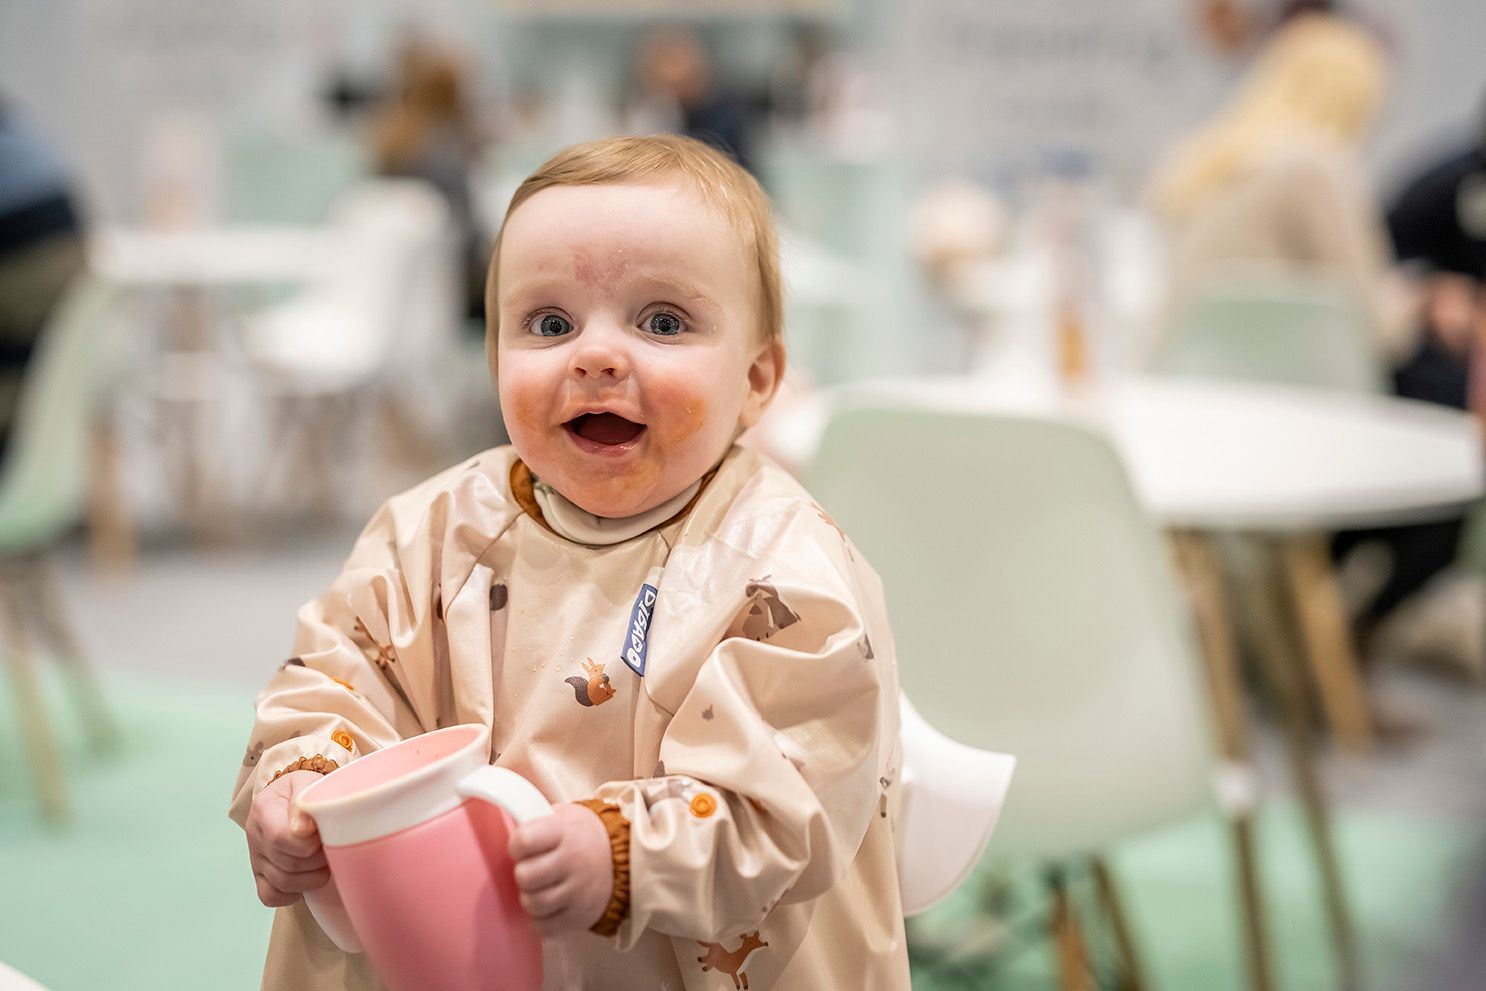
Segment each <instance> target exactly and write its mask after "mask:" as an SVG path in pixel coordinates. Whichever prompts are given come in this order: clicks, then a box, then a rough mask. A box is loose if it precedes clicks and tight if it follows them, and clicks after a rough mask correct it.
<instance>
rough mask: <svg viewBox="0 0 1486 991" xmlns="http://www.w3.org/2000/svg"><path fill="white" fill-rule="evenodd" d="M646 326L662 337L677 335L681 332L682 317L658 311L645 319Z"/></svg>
mask: <svg viewBox="0 0 1486 991" xmlns="http://www.w3.org/2000/svg"><path fill="white" fill-rule="evenodd" d="M645 326H646V328H647V329H648V330H649V331H650V332H651V333H652V334H657V335H659V336H661V337H675V336H676V335H677V334H679V333H681V318H680V317H678V316H676V314H674V313H657V314H655V315H654V316H652V317H651V318H650V319H649V320H646V321H645Z"/></svg>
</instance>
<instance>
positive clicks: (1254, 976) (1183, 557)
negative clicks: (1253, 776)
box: [1172, 532, 1274, 991]
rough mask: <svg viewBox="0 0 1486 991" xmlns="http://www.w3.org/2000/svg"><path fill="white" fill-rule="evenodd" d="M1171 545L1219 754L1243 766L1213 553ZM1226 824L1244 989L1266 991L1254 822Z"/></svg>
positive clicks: (1193, 538) (1243, 732)
mask: <svg viewBox="0 0 1486 991" xmlns="http://www.w3.org/2000/svg"><path fill="white" fill-rule="evenodd" d="M1172 539H1173V544H1174V547H1175V550H1176V553H1177V561H1178V564H1179V566H1180V568H1181V571H1182V574H1183V576H1184V577H1185V579H1186V583H1187V587H1188V590H1189V593H1190V595H1191V598H1192V610H1193V615H1194V618H1195V620H1196V623H1197V631H1198V637H1199V640H1200V641H1201V644H1202V656H1203V659H1204V661H1205V662H1206V665H1205V666H1206V670H1207V676H1208V689H1209V691H1210V692H1211V694H1212V700H1213V709H1214V711H1215V712H1216V714H1217V720H1218V731H1219V735H1220V741H1219V742H1220V744H1221V746H1222V748H1223V754H1224V756H1225V757H1226V758H1227V759H1228V760H1230V761H1233V762H1234V763H1236V764H1240V765H1248V764H1249V762H1250V742H1249V741H1250V731H1249V720H1248V711H1247V710H1246V709H1245V708H1244V702H1243V688H1242V682H1241V680H1240V678H1239V661H1238V650H1237V639H1236V636H1235V630H1234V626H1233V621H1232V618H1231V617H1230V616H1229V613H1228V598H1227V595H1226V592H1225V581H1224V575H1223V568H1222V565H1221V562H1220V560H1219V557H1218V553H1217V551H1216V549H1215V548H1214V547H1213V545H1212V542H1211V540H1210V539H1209V538H1208V537H1206V536H1204V535H1202V534H1198V533H1192V532H1178V533H1175V534H1173V535H1172ZM1228 821H1229V823H1230V826H1231V829H1232V834H1233V849H1234V856H1235V859H1236V861H1237V864H1236V866H1237V874H1238V893H1239V903H1240V906H1241V910H1242V924H1243V941H1244V949H1245V954H1246V957H1247V960H1248V967H1249V986H1250V987H1251V988H1253V989H1254V991H1271V989H1272V988H1273V986H1274V979H1273V976H1272V975H1273V970H1272V967H1271V963H1270V953H1269V938H1268V933H1267V931H1266V929H1265V925H1264V898H1263V895H1262V893H1261V891H1260V884H1259V871H1258V858H1257V856H1256V853H1255V849H1254V831H1253V816H1252V813H1251V812H1250V810H1249V809H1247V808H1245V809H1240V810H1237V811H1235V812H1231V813H1230V814H1229V817H1228Z"/></svg>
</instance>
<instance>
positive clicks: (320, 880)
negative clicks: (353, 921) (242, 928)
mask: <svg viewBox="0 0 1486 991" xmlns="http://www.w3.org/2000/svg"><path fill="white" fill-rule="evenodd" d="M254 873H255V874H256V875H257V876H258V878H259V879H260V880H262V881H266V882H267V883H268V884H269V885H270V886H271V887H272V888H274V889H275V890H276V891H280V892H283V893H284V894H287V895H291V896H298V895H302V894H304V893H305V892H306V891H314V890H316V889H318V888H323V887H324V886H325V885H326V883H327V882H329V880H330V871H329V870H327V869H323V868H322V869H321V870H317V871H298V872H291V871H285V870H280V869H279V868H278V867H276V866H274V865H273V864H272V863H268V862H266V861H265V862H263V863H260V864H258V866H257V869H256V870H255V871H254Z"/></svg>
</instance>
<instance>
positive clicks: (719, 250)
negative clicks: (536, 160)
mask: <svg viewBox="0 0 1486 991" xmlns="http://www.w3.org/2000/svg"><path fill="white" fill-rule="evenodd" d="M748 251H749V244H748V243H747V241H746V240H745V239H744V238H741V237H740V236H739V234H738V230H737V228H736V227H735V225H734V224H733V222H732V218H730V217H729V216H728V215H727V214H726V212H725V211H723V210H722V209H720V208H719V207H717V206H716V205H715V204H712V203H710V202H709V201H707V200H706V199H705V198H704V197H703V196H702V195H701V194H700V193H698V192H696V191H694V190H693V189H691V188H689V187H688V186H686V185H684V184H681V183H673V184H669V185H638V184H624V185H620V184H608V185H586V186H553V187H549V188H548V189H544V190H542V191H541V192H539V193H536V194H535V195H533V196H532V197H531V198H530V199H529V200H527V201H526V202H525V203H523V204H521V205H520V206H519V207H518V208H517V209H516V210H515V211H514V212H513V213H512V215H511V216H510V218H509V219H508V221H507V225H506V230H505V232H504V233H503V235H502V246H501V258H500V264H501V267H502V269H504V270H505V271H504V272H503V273H502V275H503V276H504V275H506V274H512V275H515V274H518V273H520V274H529V273H532V272H533V271H541V272H544V273H547V274H552V275H561V274H563V273H567V274H570V275H572V276H573V277H576V278H579V279H585V278H586V277H588V276H590V275H603V276H606V277H609V278H613V277H616V276H617V275H618V274H620V273H621V272H651V273H657V272H658V273H662V274H663V273H665V272H666V271H669V270H672V269H678V270H683V271H685V270H692V271H697V270H705V271H709V272H711V273H712V274H714V275H718V276H721V275H723V274H727V275H729V276H730V277H736V273H737V270H738V265H739V264H740V263H742V262H746V255H747V252H748Z"/></svg>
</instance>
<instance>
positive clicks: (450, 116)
mask: <svg viewBox="0 0 1486 991" xmlns="http://www.w3.org/2000/svg"><path fill="white" fill-rule="evenodd" d="M397 69H398V78H397V81H396V82H395V84H394V86H393V90H392V95H391V97H390V99H389V101H388V103H387V104H386V105H385V106H384V107H383V109H382V111H381V113H380V114H379V115H378V117H377V119H376V121H375V122H374V124H373V128H372V134H373V136H372V141H373V168H374V170H375V171H376V173H377V174H378V175H383V176H397V177H411V178H417V179H423V180H425V181H427V182H429V183H431V184H432V185H433V186H434V187H436V188H437V189H438V191H439V193H440V194H442V195H443V197H444V199H445V201H446V202H447V203H448V204H449V211H450V214H451V215H452V217H453V219H454V223H455V225H456V227H457V229H458V231H459V232H460V238H461V244H460V258H461V260H462V263H463V264H462V268H461V272H460V274H461V285H460V290H461V299H463V300H464V303H465V310H466V313H465V315H466V316H467V317H469V318H470V319H471V320H481V321H483V319H484V312H485V311H484V307H485V302H484V299H485V263H486V260H487V258H488V257H489V247H490V246H489V236H488V234H487V233H486V231H485V230H484V228H483V226H482V225H481V223H480V221H479V216H478V213H477V212H476V210H475V208H474V197H473V193H472V191H471V187H470V174H471V171H472V170H473V169H474V167H475V164H476V162H477V160H478V158H479V156H480V154H481V149H482V144H483V140H482V134H481V129H480V127H479V125H478V123H477V122H476V120H475V115H474V112H473V110H472V109H471V107H470V94H469V81H468V73H467V70H466V68H465V66H464V64H463V63H462V61H461V60H460V58H459V57H458V56H457V55H456V54H455V53H454V52H452V51H450V50H448V49H445V48H443V47H440V46H439V45H437V44H435V43H433V42H430V41H427V40H424V39H419V38H414V39H411V40H409V41H408V42H407V43H406V44H405V46H404V47H403V50H402V52H401V54H400V56H399V58H398V67H397Z"/></svg>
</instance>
